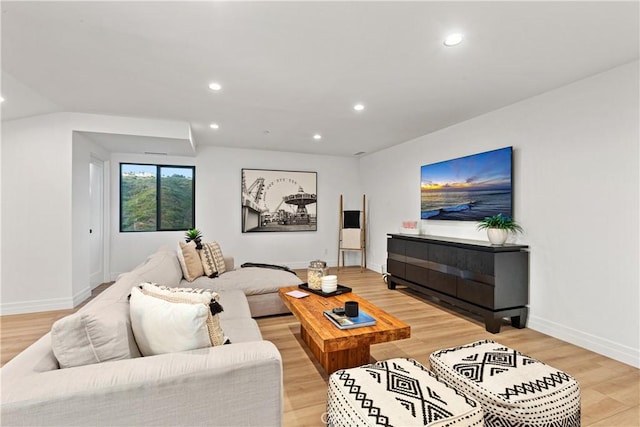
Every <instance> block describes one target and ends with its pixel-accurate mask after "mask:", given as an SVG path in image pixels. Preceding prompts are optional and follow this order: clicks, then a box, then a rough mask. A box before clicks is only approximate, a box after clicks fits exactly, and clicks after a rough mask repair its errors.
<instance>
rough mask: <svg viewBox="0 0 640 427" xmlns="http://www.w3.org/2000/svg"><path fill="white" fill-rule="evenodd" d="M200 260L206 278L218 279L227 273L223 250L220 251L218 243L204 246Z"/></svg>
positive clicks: (204, 244)
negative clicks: (217, 277)
mask: <svg viewBox="0 0 640 427" xmlns="http://www.w3.org/2000/svg"><path fill="white" fill-rule="evenodd" d="M200 259H201V260H202V267H203V269H204V274H205V275H206V276H209V277H216V276H219V275H221V274H222V273H224V272H225V271H227V270H226V267H225V265H224V256H223V255H222V250H220V245H218V243H216V242H211V243H203V244H202V250H201V251H200Z"/></svg>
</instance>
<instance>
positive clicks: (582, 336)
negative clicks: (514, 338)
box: [527, 316, 640, 368]
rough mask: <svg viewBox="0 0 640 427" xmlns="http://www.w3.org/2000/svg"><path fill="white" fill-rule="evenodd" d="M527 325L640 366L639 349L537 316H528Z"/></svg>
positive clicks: (636, 366) (620, 360)
mask: <svg viewBox="0 0 640 427" xmlns="http://www.w3.org/2000/svg"><path fill="white" fill-rule="evenodd" d="M527 327H528V328H531V329H533V330H536V331H538V332H542V333H543V334H547V335H551V336H552V337H554V338H558V339H561V340H563V341H567V342H569V343H571V344H575V345H577V346H580V347H583V348H586V349H587V350H591V351H594V352H596V353H598V354H602V355H604V356H607V357H610V358H612V359H615V360H617V361H619V362H622V363H626V364H627V365H631V366H633V367H635V368H640V349H637V348H632V347H628V346H626V345H623V344H619V343H616V342H613V341H610V340H608V339H606V338H602V337H598V336H595V335H591V334H588V333H586V332H582V331H579V330H577V329H573V328H570V327H567V326H565V325H561V324H559V323H556V322H552V321H550V320H547V319H543V318H541V317H537V316H529V321H528V322H527Z"/></svg>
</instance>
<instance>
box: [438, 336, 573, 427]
mask: <svg viewBox="0 0 640 427" xmlns="http://www.w3.org/2000/svg"><path fill="white" fill-rule="evenodd" d="M429 360H430V362H431V369H432V370H433V372H435V374H436V375H437V376H438V378H440V379H442V380H444V381H445V382H447V383H448V384H449V385H450V386H452V387H455V388H456V389H458V390H459V391H460V392H462V393H465V394H466V395H467V396H469V397H472V398H474V399H475V400H477V401H478V402H480V404H481V405H482V409H483V411H484V420H485V425H487V426H490V427H491V426H495V427H534V426H535V427H572V426H579V425H580V387H579V385H578V382H577V381H576V380H575V379H574V378H573V377H571V376H570V375H568V374H567V373H565V372H562V371H559V370H557V369H554V368H552V367H551V366H549V365H545V364H544V363H542V362H540V361H538V360H536V359H533V358H531V357H528V356H525V355H524V354H522V353H519V352H517V351H516V350H513V349H510V348H508V347H505V346H503V345H502V344H498V343H496V342H493V341H477V342H474V343H471V344H468V345H464V346H462V347H454V348H448V349H444V350H439V351H436V352H434V353H432V354H431V356H430V357H429Z"/></svg>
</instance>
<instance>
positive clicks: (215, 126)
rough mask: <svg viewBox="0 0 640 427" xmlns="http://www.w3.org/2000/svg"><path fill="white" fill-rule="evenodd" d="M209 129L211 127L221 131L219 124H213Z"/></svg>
mask: <svg viewBox="0 0 640 427" xmlns="http://www.w3.org/2000/svg"><path fill="white" fill-rule="evenodd" d="M209 127H210V128H211V129H219V128H220V126H219V125H218V124H217V123H211V124H210V125H209Z"/></svg>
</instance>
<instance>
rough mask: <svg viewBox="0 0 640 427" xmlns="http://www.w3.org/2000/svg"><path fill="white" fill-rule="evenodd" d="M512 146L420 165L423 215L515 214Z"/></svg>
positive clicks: (465, 217) (464, 217) (478, 216)
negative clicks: (513, 207)
mask: <svg viewBox="0 0 640 427" xmlns="http://www.w3.org/2000/svg"><path fill="white" fill-rule="evenodd" d="M511 154H512V147H505V148H501V149H498V150H493V151H487V152H485V153H479V154H473V155H471V156H466V157H460V158H458V159H453V160H447V161H444V162H439V163H433V164H430V165H424V166H422V167H421V168H420V183H421V185H420V188H421V191H420V192H421V204H420V206H421V208H420V218H421V219H444V220H459V221H460V220H461V221H479V220H481V219H483V218H485V217H487V216H493V215H497V214H499V213H501V214H502V215H504V216H509V217H512V216H513V215H512V174H511Z"/></svg>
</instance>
